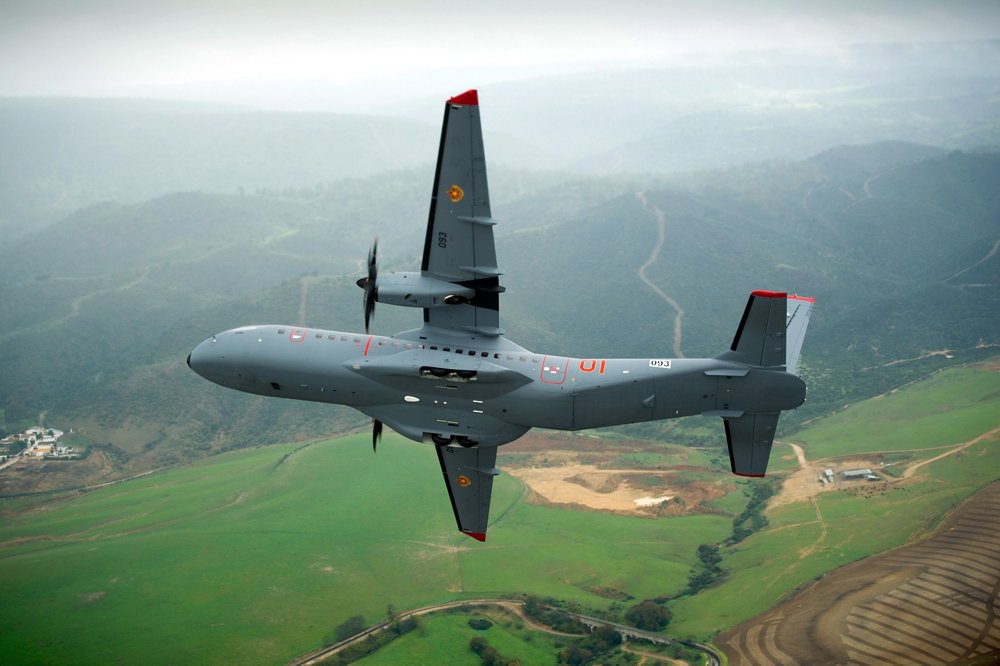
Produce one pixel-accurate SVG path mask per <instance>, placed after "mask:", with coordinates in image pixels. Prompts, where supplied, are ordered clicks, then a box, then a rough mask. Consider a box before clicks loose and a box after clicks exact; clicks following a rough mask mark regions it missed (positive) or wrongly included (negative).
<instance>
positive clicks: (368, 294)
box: [358, 236, 378, 333]
mask: <svg viewBox="0 0 1000 666" xmlns="http://www.w3.org/2000/svg"><path fill="white" fill-rule="evenodd" d="M377 255H378V236H376V237H375V240H374V241H373V242H372V246H371V248H370V249H369V250H368V277H367V278H363V279H362V280H358V286H359V287H364V290H365V333H367V332H368V326H369V324H370V323H371V319H372V315H373V314H375V301H376V300H378V289H377V288H376V285H377V282H378V256H377Z"/></svg>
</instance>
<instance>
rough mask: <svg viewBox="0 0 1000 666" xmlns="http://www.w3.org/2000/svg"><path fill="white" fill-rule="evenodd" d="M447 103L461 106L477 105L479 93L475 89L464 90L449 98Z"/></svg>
mask: <svg viewBox="0 0 1000 666" xmlns="http://www.w3.org/2000/svg"><path fill="white" fill-rule="evenodd" d="M448 103H449V104H459V105H462V106H479V93H478V92H477V91H476V90H475V89H472V90H466V91H465V92H464V93H462V94H461V95H455V96H454V97H452V98H451V99H449V100H448Z"/></svg>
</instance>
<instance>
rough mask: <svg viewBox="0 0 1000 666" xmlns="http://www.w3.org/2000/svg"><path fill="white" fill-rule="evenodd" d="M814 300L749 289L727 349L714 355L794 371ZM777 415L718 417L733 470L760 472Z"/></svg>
mask: <svg viewBox="0 0 1000 666" xmlns="http://www.w3.org/2000/svg"><path fill="white" fill-rule="evenodd" d="M815 302H816V299H814V298H806V297H804V296H797V295H793V296H788V295H787V294H785V293H782V292H774V291H754V292H752V293H751V294H750V300H749V301H747V307H746V310H744V311H743V319H742V320H740V326H739V328H738V329H736V337H735V338H734V339H733V344H732V347H731V348H730V349H729V350H727V351H725V352H723V353H722V354H720V355H719V356H717V357H716V358H719V359H721V360H727V361H736V362H738V363H745V364H747V365H753V366H757V367H759V368H763V369H767V370H770V371H777V372H778V373H781V371H782V370H784V371H785V372H786V373H789V374H794V373H795V370H796V368H797V367H798V362H799V354H800V353H801V351H802V341H803V340H804V339H805V336H806V326H807V325H808V324H809V315H810V313H811V312H812V306H813V303H815ZM768 374H770V373H768ZM780 376H785V377H787V375H785V374H784V373H781V374H780ZM775 379H777V377H775ZM796 381H799V382H801V380H796ZM779 415H780V412H762V413H753V412H737V413H735V414H732V415H726V416H723V422H724V424H725V427H726V443H727V444H728V445H729V461H730V464H731V465H732V470H733V474H739V475H741V476H764V473H765V472H766V471H767V462H768V458H769V457H770V454H771V445H772V444H773V442H774V432H775V430H776V429H777V426H778V416H779Z"/></svg>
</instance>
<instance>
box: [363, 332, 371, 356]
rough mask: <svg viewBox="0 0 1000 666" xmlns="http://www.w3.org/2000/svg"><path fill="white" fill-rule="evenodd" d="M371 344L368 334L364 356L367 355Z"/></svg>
mask: <svg viewBox="0 0 1000 666" xmlns="http://www.w3.org/2000/svg"><path fill="white" fill-rule="evenodd" d="M371 346H372V336H370V335H369V336H368V342H366V343H365V356H368V348H369V347H371Z"/></svg>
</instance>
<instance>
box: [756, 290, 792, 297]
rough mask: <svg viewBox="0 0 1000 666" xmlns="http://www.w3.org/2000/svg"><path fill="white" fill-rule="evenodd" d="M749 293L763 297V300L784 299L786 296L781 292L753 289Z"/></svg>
mask: <svg viewBox="0 0 1000 666" xmlns="http://www.w3.org/2000/svg"><path fill="white" fill-rule="evenodd" d="M750 293H751V294H753V295H754V296H763V297H764V298H784V297H785V296H787V295H788V294H786V293H785V292H783V291H764V290H763V289H754V290H753V291H752V292H750Z"/></svg>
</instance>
